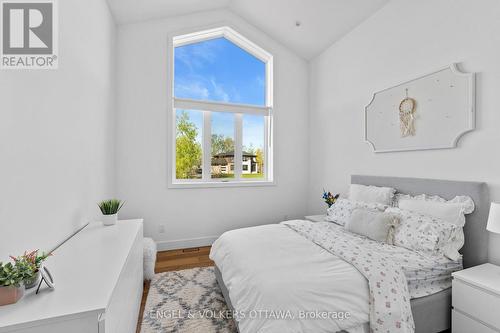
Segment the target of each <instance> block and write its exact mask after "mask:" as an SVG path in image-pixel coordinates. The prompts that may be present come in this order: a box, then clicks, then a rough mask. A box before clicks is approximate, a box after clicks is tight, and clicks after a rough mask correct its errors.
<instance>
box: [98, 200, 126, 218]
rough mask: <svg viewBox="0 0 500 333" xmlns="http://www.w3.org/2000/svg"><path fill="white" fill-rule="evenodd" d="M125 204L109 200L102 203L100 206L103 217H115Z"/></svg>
mask: <svg viewBox="0 0 500 333" xmlns="http://www.w3.org/2000/svg"><path fill="white" fill-rule="evenodd" d="M124 203H125V202H122V201H121V200H118V199H109V200H103V201H101V202H100V203H99V204H98V206H99V209H100V210H101V212H102V214H103V215H113V214H116V213H118V211H119V210H120V209H121V208H122V207H123V204H124Z"/></svg>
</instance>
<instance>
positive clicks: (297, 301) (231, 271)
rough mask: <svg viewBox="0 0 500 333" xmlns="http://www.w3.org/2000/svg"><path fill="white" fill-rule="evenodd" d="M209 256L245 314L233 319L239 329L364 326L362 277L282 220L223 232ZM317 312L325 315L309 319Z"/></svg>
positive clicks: (366, 310)
mask: <svg viewBox="0 0 500 333" xmlns="http://www.w3.org/2000/svg"><path fill="white" fill-rule="evenodd" d="M210 258H211V259H212V260H213V261H214V262H215V264H216V265H217V267H218V268H219V269H220V271H221V274H222V278H223V279H224V282H225V284H226V286H227V288H228V290H229V298H230V300H231V303H232V305H233V307H234V308H235V310H236V311H238V312H241V313H242V314H243V315H244V316H245V317H244V318H243V317H240V318H239V319H237V320H238V325H239V328H240V331H241V333H256V332H262V333H264V332H273V333H275V332H290V333H293V332H315V333H320V332H337V331H341V330H347V331H349V332H351V333H354V332H356V333H358V332H364V331H365V330H366V327H367V322H368V318H369V315H368V313H369V308H368V295H369V290H368V282H367V280H366V279H365V278H364V277H363V275H361V274H360V273H359V272H358V271H357V270H356V268H354V267H353V266H352V265H350V264H348V263H347V262H345V261H343V260H342V259H340V258H338V257H336V256H334V255H332V254H331V253H329V252H327V251H326V250H324V249H323V248H321V247H320V246H318V245H315V244H314V243H312V242H311V241H309V240H308V239H306V238H304V237H302V236H301V235H299V234H298V233H296V232H295V231H293V230H291V229H290V228H288V227H287V226H285V225H281V224H273V225H264V226H259V227H253V228H245V229H238V230H233V231H230V232H227V233H225V234H223V235H222V236H221V237H220V238H219V239H218V240H217V241H216V242H215V243H214V244H213V246H212V250H211V253H210ZM280 311H281V312H280ZM347 313H348V314H349V317H348V318H341V317H342V316H343V315H346V314H347ZM280 315H282V316H288V315H292V316H293V319H290V317H286V318H285V319H279V317H280ZM306 315H308V316H309V319H307V318H305V316H306ZM318 315H320V316H324V317H325V319H318V318H315V319H310V317H311V316H318Z"/></svg>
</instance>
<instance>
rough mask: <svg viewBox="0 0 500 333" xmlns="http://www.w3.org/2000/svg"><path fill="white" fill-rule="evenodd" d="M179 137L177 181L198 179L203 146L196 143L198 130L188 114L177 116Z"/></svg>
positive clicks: (176, 141) (177, 139) (177, 140)
mask: <svg viewBox="0 0 500 333" xmlns="http://www.w3.org/2000/svg"><path fill="white" fill-rule="evenodd" d="M176 119H177V135H176V140H175V149H176V160H175V175H176V177H177V179H186V178H196V177H197V175H198V173H197V172H198V169H199V168H200V166H201V152H202V150H201V145H200V143H199V142H197V141H196V137H197V136H198V129H197V128H196V125H195V124H194V123H193V122H192V121H191V120H190V119H189V115H188V114H187V113H186V112H182V113H181V114H180V115H177V117H176Z"/></svg>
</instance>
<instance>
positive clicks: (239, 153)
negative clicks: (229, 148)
mask: <svg viewBox="0 0 500 333" xmlns="http://www.w3.org/2000/svg"><path fill="white" fill-rule="evenodd" d="M242 166H243V115H242V114H241V113H235V115H234V177H235V179H236V180H237V181H238V180H241V174H242Z"/></svg>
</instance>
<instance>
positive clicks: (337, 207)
mask: <svg viewBox="0 0 500 333" xmlns="http://www.w3.org/2000/svg"><path fill="white" fill-rule="evenodd" d="M358 208H366V209H374V210H378V211H381V212H383V211H384V210H385V209H386V208H387V206H385V205H381V204H377V203H366V202H355V201H351V200H348V199H343V198H339V199H337V201H335V203H334V204H333V205H332V206H331V207H330V208H328V209H327V210H326V218H325V219H326V220H327V221H330V222H335V223H337V224H340V225H344V224H345V223H346V222H347V220H349V218H351V214H352V212H353V211H354V210H355V209H358Z"/></svg>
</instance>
